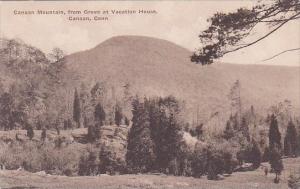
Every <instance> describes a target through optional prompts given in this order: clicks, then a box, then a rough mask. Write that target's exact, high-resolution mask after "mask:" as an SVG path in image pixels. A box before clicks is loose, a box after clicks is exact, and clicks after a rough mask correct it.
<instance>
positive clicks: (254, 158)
mask: <svg viewBox="0 0 300 189" xmlns="http://www.w3.org/2000/svg"><path fill="white" fill-rule="evenodd" d="M250 161H251V163H252V166H253V168H254V169H257V168H258V167H259V166H260V163H261V152H260V149H259V147H258V145H257V143H256V142H255V141H253V144H252V149H251V152H250Z"/></svg>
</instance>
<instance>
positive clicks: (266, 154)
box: [262, 147, 270, 162]
mask: <svg viewBox="0 0 300 189" xmlns="http://www.w3.org/2000/svg"><path fill="white" fill-rule="evenodd" d="M269 160H270V148H269V147H266V148H265V150H264V154H263V157H262V161H263V162H268V161H269Z"/></svg>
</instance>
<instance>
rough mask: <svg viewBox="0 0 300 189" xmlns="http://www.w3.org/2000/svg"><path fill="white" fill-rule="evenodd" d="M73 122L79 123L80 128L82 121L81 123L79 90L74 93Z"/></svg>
mask: <svg viewBox="0 0 300 189" xmlns="http://www.w3.org/2000/svg"><path fill="white" fill-rule="evenodd" d="M73 120H74V121H75V122H76V123H77V127H78V128H79V127H80V121H81V107H80V99H79V95H78V92H77V89H75V93H74V103H73Z"/></svg>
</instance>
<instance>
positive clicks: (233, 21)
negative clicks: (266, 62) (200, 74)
mask: <svg viewBox="0 0 300 189" xmlns="http://www.w3.org/2000/svg"><path fill="white" fill-rule="evenodd" d="M299 18H300V6H299V1H298V0H273V1H271V3H260V4H258V5H256V6H254V7H252V8H251V9H248V8H239V9H238V10H236V11H235V12H229V13H222V12H217V13H215V14H214V15H213V16H212V17H211V18H209V19H208V22H210V26H209V27H208V28H207V29H206V30H204V31H203V32H202V33H201V34H200V35H199V38H200V40H201V43H202V45H203V46H202V47H201V48H200V49H199V50H198V51H197V52H195V53H194V55H193V56H192V57H191V60H192V62H196V63H198V64H202V65H207V64H211V63H213V62H214V60H215V59H218V58H220V57H223V56H224V55H225V54H227V53H231V52H234V51H237V50H240V49H242V48H246V47H249V46H251V45H254V44H256V43H258V42H260V41H261V40H263V39H265V38H267V37H268V36H269V35H271V34H272V33H274V32H275V31H277V30H278V29H279V28H281V27H282V26H284V25H285V24H286V23H287V22H289V21H292V20H296V19H299ZM261 24H267V25H268V26H269V31H268V32H267V33H266V34H264V35H262V36H260V37H258V38H257V39H255V40H254V41H252V42H247V43H245V42H244V40H245V39H246V38H247V37H248V36H249V35H250V34H252V32H253V31H254V30H255V28H256V27H257V26H258V25H261ZM299 49H300V48H299ZM299 49H298V50H299Z"/></svg>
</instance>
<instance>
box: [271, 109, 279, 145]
mask: <svg viewBox="0 0 300 189" xmlns="http://www.w3.org/2000/svg"><path fill="white" fill-rule="evenodd" d="M275 145H277V147H278V148H279V149H281V134H280V132H279V129H278V122H277V119H276V117H275V115H274V114H272V116H271V123H270V130H269V147H270V150H272V149H273V148H274V146H275Z"/></svg>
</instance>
